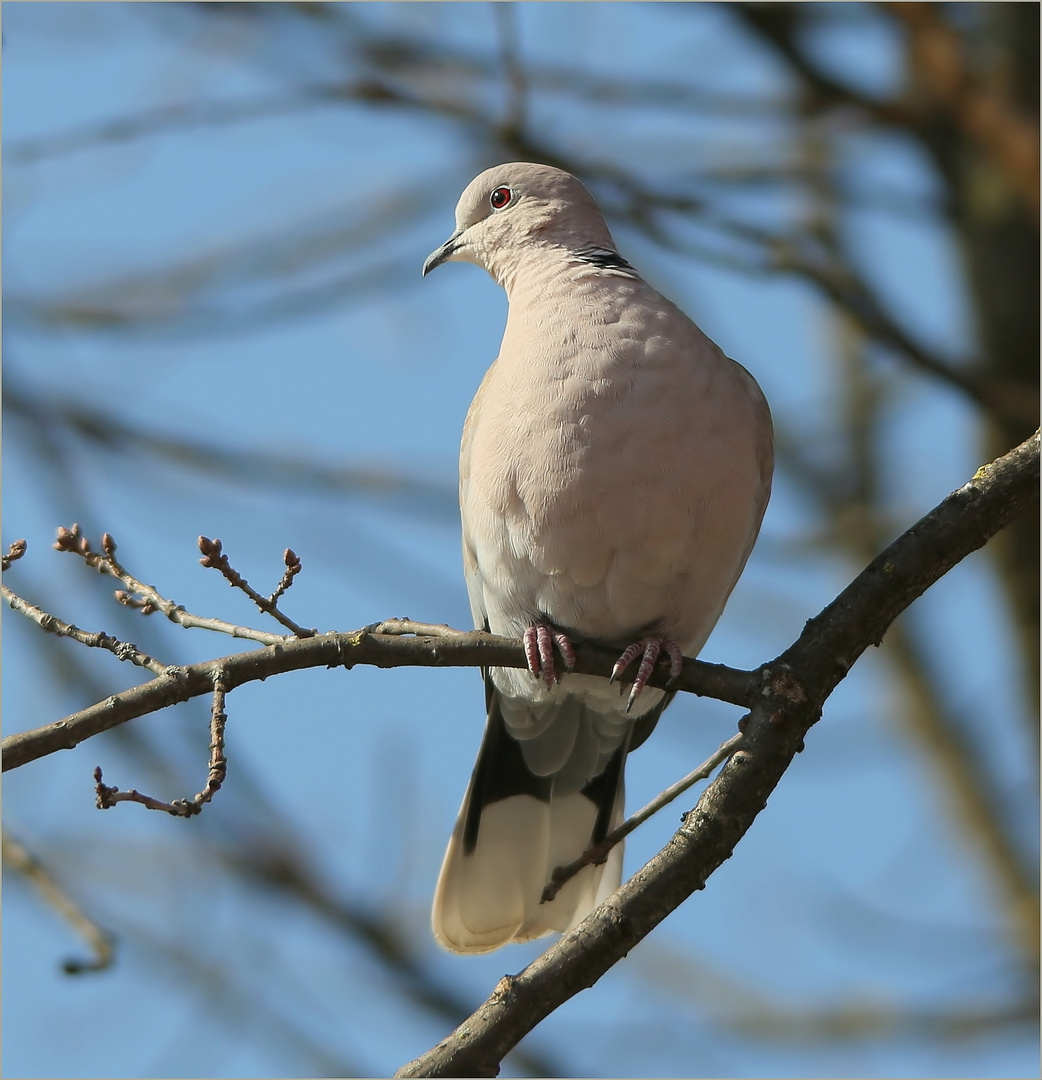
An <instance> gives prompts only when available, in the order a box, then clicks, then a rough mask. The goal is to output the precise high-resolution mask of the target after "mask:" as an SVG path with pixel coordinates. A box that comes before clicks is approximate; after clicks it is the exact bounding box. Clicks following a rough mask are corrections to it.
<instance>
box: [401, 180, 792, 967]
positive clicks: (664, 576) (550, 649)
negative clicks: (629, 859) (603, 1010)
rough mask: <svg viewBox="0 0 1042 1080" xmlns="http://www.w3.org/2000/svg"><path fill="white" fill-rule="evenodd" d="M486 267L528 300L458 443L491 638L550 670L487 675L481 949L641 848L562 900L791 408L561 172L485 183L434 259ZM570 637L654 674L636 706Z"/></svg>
mask: <svg viewBox="0 0 1042 1080" xmlns="http://www.w3.org/2000/svg"><path fill="white" fill-rule="evenodd" d="M449 261H464V262H472V263H475V264H477V265H478V266H481V267H484V269H485V270H487V271H488V272H489V273H490V274H491V275H492V277H493V278H494V279H495V280H496V281H497V282H498V283H499V284H500V285H502V286H503V288H504V289H505V290H506V292H507V297H508V300H509V313H508V315H507V323H506V330H505V331H504V334H503V343H502V345H501V346H500V351H499V357H498V358H497V359H496V361H495V362H494V363H493V365H492V366H491V367H490V368H489V370H488V372H487V374H486V375H485V378H484V379H483V381H482V383H481V386H480V387H479V389H478V392H477V395H476V396H475V398H474V401H473V403H472V404H471V406H470V411H469V412H468V414H467V419H466V422H465V424H464V427H463V440H462V446H461V450H460V511H461V515H462V520H463V563H464V569H465V572H466V580H467V591H468V593H469V596H470V604H471V609H472V611H473V614H474V620H475V625H477V626H478V627H483V628H485V629H488V630H490V631H492V633H495V634H501V635H503V636H505V637H512V638H522V639H523V640H524V643H525V649H526V655H527V658H528V666H529V670H528V671H525V670H523V669H521V670H515V669H509V668H492V669H490V670H489V671H487V672H485V673H484V677H485V698H486V705H487V716H488V718H487V722H486V726H485V734H484V739H483V741H482V744H481V749H480V750H479V752H478V759H477V764H476V765H475V767H474V772H473V775H472V776H471V780H470V785H469V787H468V789H467V793H466V796H465V798H464V800H463V806H462V808H461V810H460V813H459V818H458V820H457V822H456V827H455V830H454V831H453V834H452V838H451V839H450V841H449V846H448V850H447V852H446V854H445V859H444V862H443V864H442V868H441V875H440V877H439V879H438V885H437V889H436V891H435V896H434V909H433V914H432V925H433V929H434V935H435V937H436V938H437V940H438V942H439V943H440V944H441V945H443V946H445V947H446V948H448V949H450V950H452V951H454V952H461V953H481V952H489V951H491V950H492V949H495V948H498V947H499V946H500V945H503V944H505V943H507V942H511V941H528V940H530V939H532V938H537V937H540V936H542V935H543V934H547V933H550V932H551V931H567V930H569V929H570V928H572V927H573V926H575V925H577V924H578V923H579V921H580V920H581V919H583V918H584V917H585V916H586V914H587V913H588V912H589V911H590V910H591V909H592V908H594V907H595V906H596V905H597V904H599V903H600V902H601V901H602V900H603V899H604V898H605V897H607V896H608V895H609V894H610V893H612V892H613V891H614V890H615V889H616V888H618V886H619V883H620V881H621V879H622V845H621V844H619V845H617V846H616V847H615V848H614V849H613V850H612V852H611V854H610V855H609V857H608V860H607V862H606V863H605V864H602V865H600V866H587V867H585V868H584V869H583V870H581V871H580V872H579V873H578V874H577V875H576V876H575V877H573V878H572V879H571V880H570V881H568V882H567V883H566V884H565V885H564V886H563V888H561V890H560V891H559V892H558V893H557V895H556V897H555V898H554V899H553V900H552V901H549V902H546V903H542V902H541V901H540V898H541V895H542V893H543V889H544V886H545V885H546V884H547V883H548V882H549V881H550V877H551V874H552V872H553V870H554V868H555V867H557V866H559V865H563V864H565V863H568V862H571V861H572V860H574V859H575V858H577V857H578V856H580V855H581V854H582V853H583V852H584V851H585V850H586V849H587V848H588V847H589V846H590V845H591V844H594V843H597V842H598V841H600V840H601V839H603V838H604V836H605V835H606V834H607V833H608V831H609V830H611V829H612V828H614V827H616V826H617V825H619V824H620V823H621V821H622V818H623V766H624V764H625V759H626V755H627V754H628V753H629V752H630V751H631V750H633V749H635V748H636V747H637V746H639V745H640V744H641V743H642V742H643V741H644V739H646V738H647V737H648V735H649V734H650V733H651V730H652V728H653V727H654V726H655V723H656V722H657V720H658V718H659V716H660V715H661V713H662V710H663V709H664V708H665V707H666V706H667V705H668V704H669V702H670V700H671V699H672V697H673V694H671V693H670V692H668V691H664V690H659V689H656V688H653V687H648V688H646V689H645V685H644V684H645V682H646V680H647V679H648V677H649V675H650V673H651V671H652V669H653V667H654V664H655V661H656V659H657V658H658V656H659V655H660V653H664V654H665V655H667V656H668V657H669V660H670V671H671V673H672V675H673V677H675V676H676V675H677V674H678V673H679V671H680V667H681V663H682V658H683V655H687V656H696V655H697V654H698V652H699V650H700V649H701V648H702V646H703V644H704V643H705V640H706V638H707V637H708V636H709V632H710V631H711V630H712V628H713V625H714V624H715V623H716V621H717V619H718V618H719V617H720V613H721V611H722V610H723V607H724V603H725V602H726V600H727V598H728V596H729V595H730V592H731V590H732V588H733V587H734V584H735V582H736V581H737V580H738V576H739V574H740V573H741V572H742V569H743V567H744V566H745V561H746V559H747V558H748V556H749V552H750V551H751V550H752V546H753V543H754V542H755V540H756V535H757V533H758V531H759V528H760V521H761V519H762V518H763V513H764V510H765V509H766V506H767V499H768V497H769V495H770V487H771V472H772V467H773V448H772V444H773V436H772V427H771V417H770V411H769V409H768V407H767V403H766V401H765V400H764V397H763V394H762V393H761V392H760V388H759V387H758V386H757V384H756V382H755V380H754V379H753V377H752V376H751V375H750V374H749V373H748V372H747V371H746V370H745V368H743V367H741V366H740V365H739V364H737V363H735V362H734V361H733V360H730V359H728V358H727V357H726V356H725V355H724V354H723V353H722V352H721V351H720V349H719V348H718V347H717V346H716V345H715V344H713V342H712V341H710V340H709V338H707V337H706V336H705V334H703V333H702V331H701V330H699V329H698V327H697V326H695V324H694V323H693V322H691V320H690V319H688V318H687V316H686V315H684V314H683V312H681V311H680V310H679V309H678V308H676V307H675V306H674V305H673V304H671V303H670V302H669V301H668V300H666V299H665V298H664V297H662V296H661V295H660V294H659V293H657V292H656V291H655V290H654V289H653V288H652V287H651V286H650V285H648V284H647V283H646V282H645V281H643V280H642V279H641V277H640V276H639V275H638V273H637V272H636V270H634V269H633V267H632V266H630V264H629V263H628V262H626V260H625V259H623V258H622V256H621V255H619V254H618V251H617V250H616V247H615V243H614V241H613V240H612V237H611V234H610V233H609V231H608V228H607V226H606V225H605V223H604V219H603V218H602V217H601V214H600V211H599V210H598V208H597V205H596V203H595V202H594V201H593V198H592V197H591V195H590V193H589V192H588V191H587V190H586V188H584V187H583V186H582V184H580V183H579V181H578V180H576V179H575V177H573V176H570V175H569V174H568V173H566V172H562V171H561V170H560V169H553V168H549V167H547V166H545V165H531V164H525V163H514V164H509V165H499V166H497V167H495V168H493V169H489V170H487V171H486V172H483V173H482V174H481V175H480V176H478V177H477V178H476V179H475V180H473V181H472V182H471V183H470V185H469V186H468V187H467V189H466V190H465V191H464V192H463V195H462V196H461V198H460V201H459V204H458V205H457V207H456V231H455V232H454V233H453V234H452V236H451V237H449V239H448V240H447V241H446V242H445V243H444V244H443V245H442V246H441V247H440V248H438V249H437V251H435V252H433V253H432V254H431V255H430V257H429V258H428V259H427V261H426V262H425V263H424V266H423V272H424V274H427V273H428V272H429V271H431V270H433V269H434V268H435V267H436V266H439V265H441V263H444V262H449ZM571 638H575V639H576V640H579V639H582V640H587V641H594V642H597V643H599V644H603V645H608V646H611V647H613V648H618V649H620V650H622V654H621V656H620V658H619V662H618V663H617V664H616V665H615V670H614V673H613V676H612V680H617V679H618V678H619V677H620V676H622V675H623V674H624V673H625V672H626V671H627V670H628V669H629V667H630V665H631V664H632V663H633V662H635V661H636V660H637V659H638V658H639V659H640V663H639V665H638V667H637V670H636V673H635V675H634V682H633V685H632V689H631V690H630V693H629V695H628V696H625V695H624V694H623V693H622V691H621V690H620V688H619V686H618V685H612V684H611V681H609V680H608V679H606V678H602V677H597V676H590V675H576V674H565V675H564V677H563V678H559V677H558V672H557V661H556V659H555V655H554V649H555V646H556V648H557V650H558V651H559V652H560V654H561V658H562V660H563V664H564V667H565V669H566V670H567V669H568V668H570V667H571V665H572V663H573V662H574V651H573V649H572V645H571V641H570V639H571Z"/></svg>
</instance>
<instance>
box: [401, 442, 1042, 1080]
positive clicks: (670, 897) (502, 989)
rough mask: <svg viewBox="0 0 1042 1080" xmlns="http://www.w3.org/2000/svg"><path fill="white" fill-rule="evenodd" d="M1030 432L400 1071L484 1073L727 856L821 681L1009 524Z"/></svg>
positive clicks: (823, 693)
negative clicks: (701, 778)
mask: <svg viewBox="0 0 1042 1080" xmlns="http://www.w3.org/2000/svg"><path fill="white" fill-rule="evenodd" d="M1038 454H1039V436H1038V432H1036V433H1035V434H1034V435H1033V436H1032V437H1031V438H1030V439H1028V440H1027V441H1025V442H1024V443H1022V444H1021V445H1020V446H1018V447H1017V448H1016V449H1014V450H1011V451H1010V452H1009V453H1008V454H1006V455H1005V456H1004V457H1002V458H999V459H997V460H996V461H994V462H992V463H991V464H990V465H986V466H984V467H982V468H981V469H979V470H978V471H977V473H976V474H975V475H974V477H973V478H972V479H971V480H970V481H969V482H968V483H967V484H965V485H963V487H961V488H959V490H957V491H955V492H953V493H952V494H951V495H949V496H948V497H947V498H946V499H944V500H943V502H941V503H940V504H939V505H938V506H937V507H936V508H935V509H934V510H932V511H931V512H930V513H929V514H927V515H926V517H924V518H922V519H921V520H920V521H919V522H917V523H916V524H915V525H913V526H912V528H911V529H909V530H908V531H907V532H905V533H904V534H903V535H902V536H900V537H898V539H897V540H895V541H894V542H893V543H892V544H891V545H890V546H889V547H888V548H887V549H886V550H885V551H884V552H883V553H882V554H881V555H879V556H878V557H877V558H876V559H874V560H873V561H872V563H871V564H870V565H869V566H868V567H867V568H866V569H865V570H864V571H862V573H861V574H859V575H858V576H857V577H856V578H855V579H854V581H853V582H851V584H850V585H849V586H847V588H846V589H844V590H843V592H842V593H840V595H839V596H838V597H837V598H836V599H835V600H834V601H833V602H832V603H831V604H829V605H828V607H826V608H825V609H824V610H823V611H822V612H821V613H820V614H819V615H817V616H815V617H814V618H813V619H811V620H810V621H809V622H808V623H807V625H806V627H805V628H804V631H803V633H802V634H801V635H800V637H799V639H798V640H797V641H796V642H795V643H794V644H793V645H792V646H791V647H790V648H788V649H787V650H786V651H785V652H784V653H782V654H781V656H779V657H778V658H777V659H776V660H774V661H771V662H770V663H768V664H765V665H764V666H763V667H762V668H761V669H760V674H761V677H762V679H763V684H762V685H763V690H762V696H761V698H760V700H759V701H757V703H756V704H755V705H754V706H753V708H752V710H751V712H750V714H749V716H748V717H747V718H746V720H747V722H746V725H745V740H744V742H743V744H742V746H741V748H740V749H739V750H738V751H737V752H736V753H734V754H733V755H732V756H731V758H730V760H729V761H728V762H727V764H726V765H725V766H724V768H723V769H722V771H721V772H720V775H719V776H718V777H717V778H716V779H715V780H714V781H713V782H712V783H711V784H710V785H709V786H708V787H707V788H706V789H705V791H704V792H703V793H702V796H701V798H700V799H699V800H698V804H697V805H696V807H695V808H694V809H693V810H692V811H690V812H689V813H688V814H686V815H685V818H684V823H683V824H682V825H681V827H680V829H679V830H678V831H677V833H676V834H675V835H674V837H673V839H672V840H671V841H670V843H669V844H667V845H666V847H665V848H664V849H663V850H662V851H661V852H660V853H659V854H658V855H656V856H655V857H654V858H653V859H652V860H651V861H650V862H649V863H647V865H645V866H644V867H643V869H641V870H639V871H638V872H637V873H636V874H634V875H633V877H631V878H630V879H629V881H627V882H626V883H625V884H623V886H622V887H621V888H620V889H619V890H618V891H617V892H615V893H613V894H612V895H611V896H609V897H608V899H607V900H605V901H604V903H602V904H601V905H600V907H598V908H596V909H595V910H594V911H593V912H591V913H590V914H589V915H588V916H587V917H586V918H585V919H584V920H583V921H582V922H581V923H580V924H579V925H578V926H577V927H576V928H575V929H574V930H572V931H571V932H570V933H568V934H566V935H565V936H564V937H563V938H561V940H560V941H558V942H557V943H556V944H555V945H553V946H551V947H550V948H549V949H548V950H547V951H546V952H545V953H544V954H543V955H542V956H541V957H540V958H539V959H538V960H536V961H535V962H534V963H532V964H530V965H529V966H528V967H527V968H526V969H525V970H524V971H523V972H521V974H520V975H516V976H509V975H508V976H505V977H504V978H503V979H502V980H500V982H499V985H498V986H497V987H496V989H495V990H494V991H493V993H492V996H491V997H490V998H489V999H488V1000H487V1001H486V1002H485V1003H484V1004H483V1005H481V1006H480V1007H479V1008H478V1009H477V1011H476V1012H475V1013H473V1014H472V1015H471V1016H470V1017H468V1018H467V1019H466V1020H465V1021H464V1022H463V1023H462V1024H461V1025H460V1026H459V1027H458V1028H457V1029H456V1030H455V1032H453V1033H452V1034H451V1035H450V1036H448V1037H447V1038H446V1039H444V1040H442V1042H440V1043H439V1044H438V1045H437V1046H436V1047H434V1048H433V1049H432V1050H429V1051H428V1052H427V1053H426V1054H423V1055H422V1056H421V1057H419V1058H417V1059H415V1060H414V1061H411V1062H409V1063H408V1064H407V1065H404V1066H403V1067H402V1068H401V1069H400V1070H399V1071H398V1073H396V1075H397V1076H495V1075H496V1074H497V1073H498V1070H499V1062H500V1061H501V1060H502V1059H503V1057H504V1055H505V1054H506V1053H507V1052H508V1051H509V1050H510V1049H511V1048H512V1047H513V1046H515V1045H516V1044H517V1042H518V1041H519V1040H520V1039H521V1038H522V1037H523V1036H525V1035H526V1034H527V1033H528V1032H529V1031H531V1030H532V1029H533V1028H534V1027H535V1026H536V1025H537V1024H538V1023H539V1022H540V1021H541V1020H543V1019H544V1018H545V1017H547V1016H548V1015H549V1014H550V1013H552V1012H553V1011H554V1010H555V1009H557V1008H558V1007H559V1006H560V1005H562V1004H563V1003H564V1002H565V1001H567V1000H568V999H569V998H571V997H573V996H574V995H575V994H577V993H579V992H580V991H581V990H583V989H585V988H587V987H589V986H592V985H593V984H594V983H595V982H596V981H597V980H598V979H599V978H600V977H601V976H602V975H603V974H604V973H605V972H606V971H608V970H609V969H610V968H611V967H612V966H613V965H614V964H616V963H617V962H618V961H619V960H621V959H622V957H624V956H625V955H626V954H627V953H628V952H629V951H630V950H631V949H632V948H633V947H634V946H635V945H636V944H637V943H638V942H639V941H641V940H642V939H643V938H644V937H646V936H647V934H648V933H650V932H651V930H653V929H654V928H655V927H656V926H657V925H658V924H659V923H660V922H661V921H662V920H663V919H664V918H666V916H667V915H668V914H669V913H670V912H672V911H673V910H675V909H676V908H677V907H678V906H679V905H680V904H681V903H683V901H684V900H686V899H687V898H688V897H689V896H690V895H691V894H692V893H693V892H695V891H697V890H699V889H702V888H704V887H705V883H706V881H707V879H708V878H709V876H710V875H711V874H712V873H713V872H714V871H715V870H716V869H717V868H718V867H719V866H720V865H721V863H723V862H724V860H725V859H727V858H729V857H730V855H731V854H732V852H733V851H734V848H735V846H736V845H737V843H738V842H739V841H740V840H741V838H742V837H743V836H744V835H745V833H746V832H748V830H749V828H750V827H751V826H752V823H753V821H754V820H755V819H756V816H757V815H758V814H759V812H760V811H761V810H762V809H763V808H764V806H765V805H766V803H767V799H768V797H769V796H770V794H771V792H772V791H773V790H774V788H775V787H776V786H777V785H778V782H779V781H780V780H781V777H782V776H783V775H784V773H785V771H786V769H787V768H788V767H789V764H790V763H791V761H792V759H793V757H794V756H795V755H796V753H798V752H799V751H800V750H801V749H802V748H803V740H804V736H805V735H806V733H807V732H808V731H809V729H810V728H811V727H812V726H813V725H814V724H815V723H816V722H817V721H818V719H819V718H820V716H821V709H822V706H823V704H824V702H825V701H826V699H827V698H828V696H829V695H830V694H831V692H832V690H833V689H835V687H836V686H837V685H838V684H839V683H840V682H841V681H842V679H843V678H844V677H845V676H846V674H847V672H848V671H849V670H850V668H851V666H852V665H853V663H854V662H855V660H856V659H857V658H858V657H859V656H860V655H861V654H862V653H863V652H864V651H865V650H866V649H867V648H869V647H870V646H871V645H874V644H877V643H878V642H879V641H880V640H881V638H882V637H883V634H884V632H885V630H886V628H887V627H888V626H889V625H890V623H891V622H893V620H894V619H895V618H896V617H897V615H898V614H900V612H901V611H903V610H904V609H905V608H906V607H907V606H908V605H909V604H910V603H911V602H912V601H913V600H914V599H915V598H916V597H917V596H919V595H921V594H922V593H923V592H924V591H925V590H926V589H927V588H929V587H930V585H932V584H933V583H934V582H935V581H937V580H938V579H939V578H940V577H942V576H943V575H944V574H945V573H947V571H948V570H950V569H951V568H952V566H954V565H955V564H956V563H958V562H959V561H960V560H961V559H963V558H965V556H966V555H968V554H969V553H970V552H972V551H975V550H977V549H978V548H980V547H982V546H983V545H984V544H985V543H986V542H987V541H988V539H989V538H990V537H991V536H993V535H994V534H995V533H996V532H998V531H999V529H1001V528H1002V527H1003V526H1004V525H1006V524H1008V523H1009V522H1010V521H1011V520H1012V519H1013V518H1014V517H1015V516H1016V514H1017V513H1018V512H1019V510H1020V509H1021V508H1023V506H1025V505H1026V504H1027V503H1028V502H1029V500H1030V499H1031V498H1032V497H1033V496H1034V493H1035V490H1036V488H1037V485H1038V475H1039V461H1038Z"/></svg>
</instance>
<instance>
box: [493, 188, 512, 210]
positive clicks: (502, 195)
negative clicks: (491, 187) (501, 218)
mask: <svg viewBox="0 0 1042 1080" xmlns="http://www.w3.org/2000/svg"><path fill="white" fill-rule="evenodd" d="M513 197H514V193H513V192H512V191H511V190H510V188H508V187H497V188H496V190H495V191H493V192H492V194H491V195H489V197H488V201H489V202H490V203H491V204H492V209H493V210H502V209H503V207H504V206H507V205H509V203H510V200H511V199H512V198H513Z"/></svg>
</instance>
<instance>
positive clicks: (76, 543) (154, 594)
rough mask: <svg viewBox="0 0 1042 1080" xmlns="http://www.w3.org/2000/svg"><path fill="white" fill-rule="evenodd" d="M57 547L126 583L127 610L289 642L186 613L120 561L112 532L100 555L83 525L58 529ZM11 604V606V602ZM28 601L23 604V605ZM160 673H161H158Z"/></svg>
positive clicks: (121, 597) (122, 595)
mask: <svg viewBox="0 0 1042 1080" xmlns="http://www.w3.org/2000/svg"><path fill="white" fill-rule="evenodd" d="M54 546H55V547H56V548H57V549H58V550H59V551H69V552H72V553H73V554H75V555H79V556H80V557H81V558H82V559H83V560H84V562H86V564H87V565H88V566H92V567H93V568H94V569H95V570H97V571H98V573H99V574H108V575H110V576H112V577H114V578H117V579H118V580H119V581H121V582H123V584H124V585H126V586H127V589H128V590H129V592H124V591H123V590H122V589H117V590H116V592H115V594H114V595H115V597H116V599H117V600H118V601H119V602H120V603H121V604H122V605H123V606H124V607H130V608H138V609H139V610H140V611H141V614H142V615H151V614H153V613H154V612H156V611H159V612H162V614H164V615H165V616H166V617H167V618H168V619H169V620H170V621H171V622H172V623H176V624H177V625H178V626H183V627H184V628H185V629H186V630H192V629H196V630H212V631H214V632H216V633H220V634H229V635H230V636H231V637H236V638H244V639H246V640H249V641H256V642H259V643H260V644H261V645H274V644H275V643H276V642H279V641H284V640H285V636H284V635H283V634H269V633H266V632H265V631H263V630H254V629H252V628H251V627H248V626H239V625H237V624H236V623H230V622H225V620H224V619H210V618H205V617H203V616H201V615H192V614H191V613H189V612H187V611H185V609H184V608H183V607H181V605H180V604H175V603H174V602H173V601H172V600H168V599H167V598H166V597H165V596H163V595H162V594H161V593H160V592H159V591H158V590H157V589H156V587H155V586H154V585H146V584H145V583H144V582H142V581H139V580H138V579H137V578H136V577H134V576H133V575H132V574H131V573H130V572H129V571H128V570H127V569H126V568H125V567H124V566H122V565H121V564H120V563H119V562H118V561H117V559H116V541H115V540H113V539H112V537H111V536H110V535H109V534H108V533H105V534H104V535H103V536H102V538H101V546H102V550H101V552H100V553H99V552H97V551H94V550H93V549H92V548H91V545H90V541H89V540H88V539H87V538H86V537H85V536H84V535H83V534H82V532H81V530H80V527H79V525H75V524H74V525H73V527H72V528H71V529H66V528H64V526H63V527H60V528H59V529H58V539H57V540H56V541H55V544H54ZM5 595H6V594H5ZM11 595H12V596H13V595H14V594H13V593H12V594H11ZM8 602H9V603H10V600H9V601H8ZM24 602H25V601H22V603H24ZM11 606H12V607H14V606H15V605H14V604H13V603H12V604H11ZM157 674H161V673H160V672H157Z"/></svg>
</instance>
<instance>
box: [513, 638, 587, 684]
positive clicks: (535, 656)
mask: <svg viewBox="0 0 1042 1080" xmlns="http://www.w3.org/2000/svg"><path fill="white" fill-rule="evenodd" d="M522 640H523V641H524V643H525V658H526V659H527V660H528V670H529V671H530V672H531V673H532V674H533V675H534V676H535V677H536V678H537V679H542V680H543V682H545V683H546V688H547V690H549V689H550V688H551V687H552V686H553V684H554V683H555V682H560V681H561V677H560V676H559V675H558V673H557V664H556V662H555V660H554V644H555V643H556V645H557V648H558V650H559V651H560V653H561V659H562V660H563V661H564V669H565V671H571V670H572V668H573V667H575V649H574V648H573V647H572V643H571V641H569V640H568V635H567V634H562V633H561V631H560V630H555V629H554V628H553V627H552V626H547V625H546V623H534V624H533V625H532V626H530V627H529V628H528V629H527V630H526V631H525V632H524V636H523V638H522Z"/></svg>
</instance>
